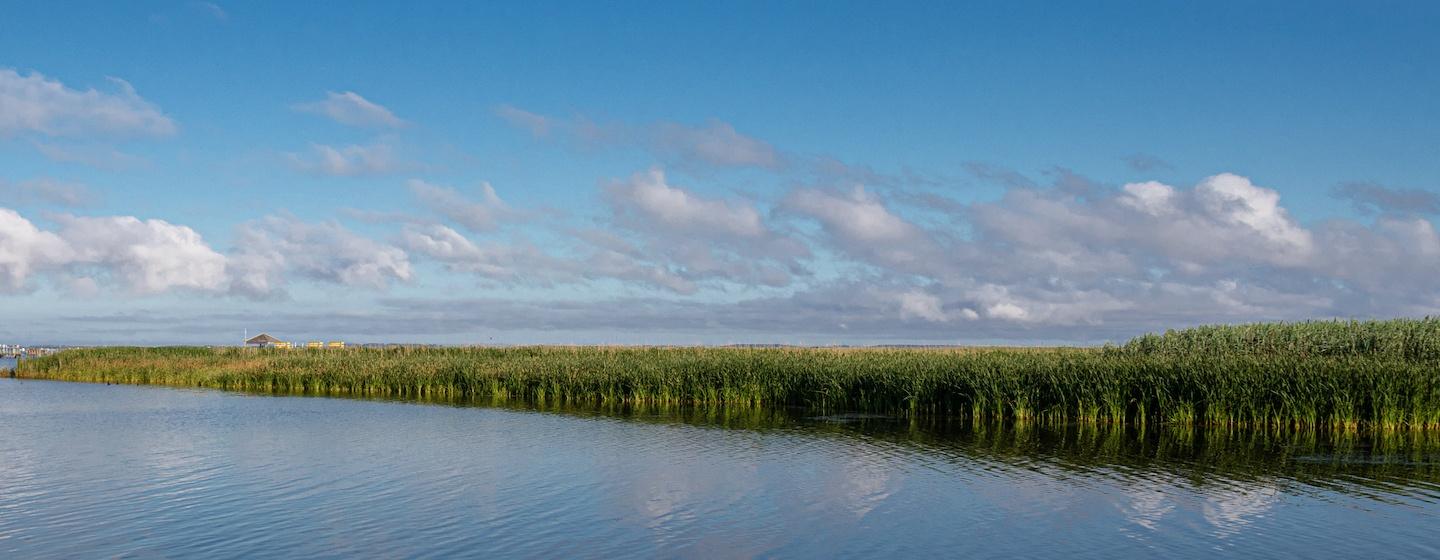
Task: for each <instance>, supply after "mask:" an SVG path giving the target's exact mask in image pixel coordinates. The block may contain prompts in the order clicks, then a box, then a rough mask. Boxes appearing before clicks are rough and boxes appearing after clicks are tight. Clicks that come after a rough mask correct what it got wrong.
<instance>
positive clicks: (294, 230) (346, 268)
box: [229, 216, 414, 297]
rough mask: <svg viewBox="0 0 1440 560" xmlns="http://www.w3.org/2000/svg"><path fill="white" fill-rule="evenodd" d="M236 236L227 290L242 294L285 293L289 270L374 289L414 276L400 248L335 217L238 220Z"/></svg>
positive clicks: (270, 294)
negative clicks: (241, 222)
mask: <svg viewBox="0 0 1440 560" xmlns="http://www.w3.org/2000/svg"><path fill="white" fill-rule="evenodd" d="M237 237H238V239H237V242H236V248H235V251H234V253H233V254H232V255H231V258H230V267H229V273H230V276H231V278H232V279H233V281H232V285H231V290H232V291H234V292H235V293H238V294H241V295H246V296H250V297H270V296H275V295H280V294H283V293H284V288H285V284H286V282H287V278H288V276H289V275H290V274H295V275H299V276H302V277H305V278H308V279H311V280H315V281H319V282H324V283H331V284H339V285H344V286H353V287H359V288H368V289H377V290H378V289H384V288H387V287H389V286H390V285H391V284H393V283H396V282H408V281H410V280H411V279H412V278H413V277H414V271H413V270H412V268H411V265H410V257H409V255H408V254H407V253H406V252H405V251H404V250H403V249H400V248H399V247H395V246H393V245H389V244H386V243H382V242H379V241H375V240H373V239H370V238H368V237H365V236H362V235H359V234H357V233H355V232H353V231H351V230H349V229H347V228H345V227H344V226H342V225H340V224H338V223H334V222H324V223H318V224H316V223H308V222H303V221H301V220H298V219H295V218H293V217H286V216H270V217H267V218H264V219H261V220H257V221H255V222H251V223H248V224H245V225H243V226H241V228H240V231H239V234H238V236H237Z"/></svg>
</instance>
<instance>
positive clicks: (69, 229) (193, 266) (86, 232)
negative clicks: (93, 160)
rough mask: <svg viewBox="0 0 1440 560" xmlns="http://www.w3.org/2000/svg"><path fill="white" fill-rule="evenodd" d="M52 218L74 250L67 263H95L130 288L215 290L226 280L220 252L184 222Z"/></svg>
mask: <svg viewBox="0 0 1440 560" xmlns="http://www.w3.org/2000/svg"><path fill="white" fill-rule="evenodd" d="M57 221H58V222H59V223H60V237H61V238H63V239H64V240H65V241H66V242H67V243H68V244H69V245H70V250H71V251H72V252H73V255H72V257H71V263H72V264H76V265H97V266H100V267H102V268H103V269H105V270H106V271H108V272H109V274H111V275H112V276H116V277H118V279H119V280H120V281H121V282H122V284H123V285H125V286H126V287H128V289H129V290H130V291H131V292H134V293H137V294H156V293H161V292H166V291H170V290H173V289H193V290H200V291H217V290H221V289H223V288H224V287H225V285H226V276H225V257H224V256H223V255H221V254H220V253H217V252H215V250H214V249H211V248H210V246H209V245H208V244H206V242H205V240H204V239H203V238H201V236H200V234H199V233H196V232H195V230H193V229H190V228H189V227H186V226H182V225H176V224H172V223H169V222H166V221H164V220H153V219H152V220H140V219H139V218H135V217H133V216H108V217H83V216H61V217H59V218H58V220H57Z"/></svg>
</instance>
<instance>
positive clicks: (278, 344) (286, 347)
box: [274, 340, 295, 350]
mask: <svg viewBox="0 0 1440 560" xmlns="http://www.w3.org/2000/svg"><path fill="white" fill-rule="evenodd" d="M274 346H275V347H276V348H281V349H284V350H289V349H291V348H293V347H294V346H295V345H294V344H291V343H289V342H285V341H283V340H282V341H280V342H276V343H275V344H274Z"/></svg>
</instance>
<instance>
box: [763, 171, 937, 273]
mask: <svg viewBox="0 0 1440 560" xmlns="http://www.w3.org/2000/svg"><path fill="white" fill-rule="evenodd" d="M782 207H783V208H785V209H786V210H788V211H789V212H792V213H795V214H797V215H800V216H804V217H808V218H812V219H814V220H815V221H817V222H819V223H820V225H821V227H822V228H823V230H824V232H825V233H826V235H827V239H828V241H829V242H830V244H831V245H832V246H834V247H835V248H838V249H840V250H841V251H842V252H843V253H844V254H846V255H848V256H850V257H851V258H856V259H859V260H861V261H863V262H867V263H869V264H873V265H877V266H881V267H885V268H887V269H896V270H897V271H900V272H909V273H919V272H923V271H927V270H928V271H931V272H934V269H932V268H931V266H932V265H934V264H937V263H939V262H943V261H942V260H937V259H941V257H942V256H941V255H939V254H938V253H939V251H940V246H939V245H938V244H937V242H936V240H935V239H934V238H933V237H932V235H931V234H930V233H929V232H927V231H925V230H923V229H921V228H920V227H918V226H916V225H915V224H912V223H910V222H909V221H907V220H905V219H904V218H901V217H900V216H899V215H898V214H896V213H894V212H892V211H891V210H890V208H888V207H887V206H886V205H885V203H884V202H883V201H881V200H880V198H879V197H877V196H875V195H873V194H871V193H870V192H868V191H866V190H865V189H864V187H859V186H856V187H854V188H853V189H851V190H849V191H848V192H847V191H836V190H824V189H811V188H802V189H796V190H795V191H794V192H792V193H790V195H789V196H788V197H786V198H785V200H784V201H783V202H782Z"/></svg>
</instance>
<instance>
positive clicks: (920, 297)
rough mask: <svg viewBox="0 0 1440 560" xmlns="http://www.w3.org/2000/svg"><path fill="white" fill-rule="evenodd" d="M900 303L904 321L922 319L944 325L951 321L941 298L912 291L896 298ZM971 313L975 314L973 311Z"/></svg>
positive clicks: (901, 315)
mask: <svg viewBox="0 0 1440 560" xmlns="http://www.w3.org/2000/svg"><path fill="white" fill-rule="evenodd" d="M896 297H897V299H899V301H900V317H901V318H902V319H909V318H912V317H913V318H920V319H924V320H926V321H932V322H936V323H944V322H946V321H949V320H950V317H949V316H947V315H946V314H945V310H944V309H943V306H944V303H943V302H941V301H940V298H939V297H936V296H935V295H932V294H927V293H925V292H923V291H920V290H910V291H908V292H904V293H901V294H899V295H897V296H896ZM971 313H974V312H973V311H971Z"/></svg>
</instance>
